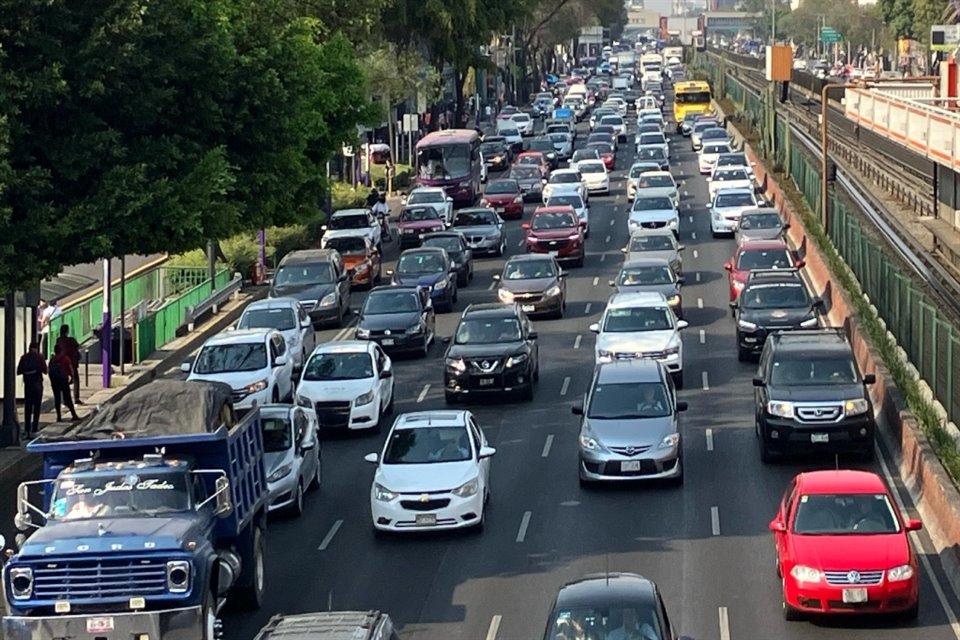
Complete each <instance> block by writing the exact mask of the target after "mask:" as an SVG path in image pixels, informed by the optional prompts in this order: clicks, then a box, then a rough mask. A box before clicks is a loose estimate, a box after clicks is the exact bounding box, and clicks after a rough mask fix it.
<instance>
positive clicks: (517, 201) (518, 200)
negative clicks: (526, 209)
mask: <svg viewBox="0 0 960 640" xmlns="http://www.w3.org/2000/svg"><path fill="white" fill-rule="evenodd" d="M513 204H523V196H517V197H516V198H514V199H513Z"/></svg>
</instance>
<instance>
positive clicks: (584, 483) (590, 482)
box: [579, 476, 595, 489]
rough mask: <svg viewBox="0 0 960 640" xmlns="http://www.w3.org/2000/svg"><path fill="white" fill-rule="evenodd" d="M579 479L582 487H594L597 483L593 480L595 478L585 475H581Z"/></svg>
mask: <svg viewBox="0 0 960 640" xmlns="http://www.w3.org/2000/svg"><path fill="white" fill-rule="evenodd" d="M579 481H580V488H581V489H593V487H594V486H595V483H594V482H593V480H587V479H586V478H584V477H583V476H580V478H579Z"/></svg>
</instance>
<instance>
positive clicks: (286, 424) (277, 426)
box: [260, 418, 293, 453]
mask: <svg viewBox="0 0 960 640" xmlns="http://www.w3.org/2000/svg"><path fill="white" fill-rule="evenodd" d="M260 423H261V424H262V425H263V449H264V451H266V452H267V453H276V452H279V451H287V450H288V449H290V447H292V446H293V425H291V424H290V420H289V419H285V418H262V419H261V421H260Z"/></svg>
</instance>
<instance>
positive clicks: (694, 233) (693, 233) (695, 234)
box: [690, 231, 697, 240]
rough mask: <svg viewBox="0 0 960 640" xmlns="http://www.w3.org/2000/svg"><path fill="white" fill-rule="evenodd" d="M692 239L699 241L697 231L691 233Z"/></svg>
mask: <svg viewBox="0 0 960 640" xmlns="http://www.w3.org/2000/svg"><path fill="white" fill-rule="evenodd" d="M690 237H691V238H692V239H693V240H696V239H697V232H696V231H691V232H690Z"/></svg>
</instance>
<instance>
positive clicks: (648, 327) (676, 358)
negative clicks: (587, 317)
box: [590, 292, 688, 389]
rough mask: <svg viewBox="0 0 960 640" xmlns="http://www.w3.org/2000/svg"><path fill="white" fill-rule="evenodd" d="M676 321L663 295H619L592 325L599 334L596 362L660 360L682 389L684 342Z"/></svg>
mask: <svg viewBox="0 0 960 640" xmlns="http://www.w3.org/2000/svg"><path fill="white" fill-rule="evenodd" d="M687 326H688V325H687V322H686V321H685V320H677V316H676V315H675V314H674V312H673V310H672V309H671V308H670V305H669V304H667V299H666V298H665V297H664V296H663V294H662V293H653V292H630V293H617V294H614V295H613V296H611V297H610V300H609V301H608V302H607V308H606V309H605V310H604V312H603V317H602V318H600V322H597V323H594V324H591V325H590V331H592V332H593V333H596V334H597V344H596V361H597V363H598V364H599V363H601V362H615V361H617V360H631V359H633V358H650V359H654V360H659V361H660V362H662V363H663V365H664V366H665V367H666V368H667V370H668V371H669V372H670V375H671V376H673V382H674V385H675V386H676V387H677V388H678V389H680V388H683V340H681V339H680V330H681V329H684V328H686V327H687Z"/></svg>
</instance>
